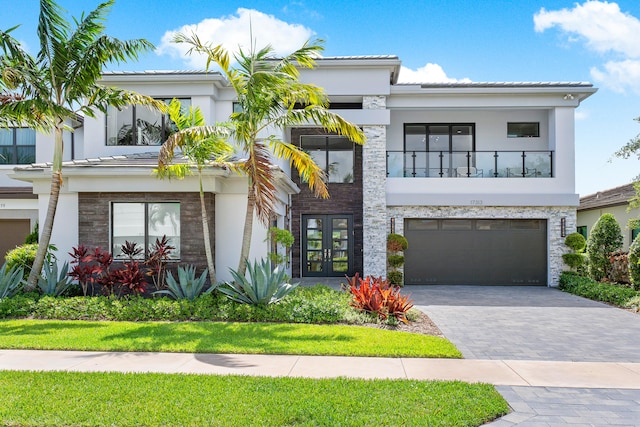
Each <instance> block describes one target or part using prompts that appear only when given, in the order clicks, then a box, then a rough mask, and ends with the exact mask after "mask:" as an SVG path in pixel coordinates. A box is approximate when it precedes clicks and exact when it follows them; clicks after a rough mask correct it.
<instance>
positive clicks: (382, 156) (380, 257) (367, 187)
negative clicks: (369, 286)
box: [362, 96, 388, 276]
mask: <svg viewBox="0 0 640 427" xmlns="http://www.w3.org/2000/svg"><path fill="white" fill-rule="evenodd" d="M362 108H363V109H369V110H378V109H385V108H386V97H385V96H365V97H363V99H362ZM363 131H364V134H365V135H366V137H367V142H366V144H365V145H364V148H363V150H362V151H363V153H362V182H363V185H362V194H363V201H362V206H363V212H364V216H363V237H364V241H365V242H366V244H365V245H364V247H363V260H364V271H363V272H362V273H363V275H365V276H366V275H373V276H386V275H387V233H388V231H387V202H386V180H387V129H386V127H385V126H363Z"/></svg>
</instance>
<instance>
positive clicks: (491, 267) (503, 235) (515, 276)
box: [405, 219, 547, 285]
mask: <svg viewBox="0 0 640 427" xmlns="http://www.w3.org/2000/svg"><path fill="white" fill-rule="evenodd" d="M405 236H406V238H407V240H408V241H409V247H408V249H407V250H406V252H405V283H406V284H408V285H422V284H443V285H448V284H451V285H546V283H547V222H546V220H540V219H527V220H514V219H407V220H405Z"/></svg>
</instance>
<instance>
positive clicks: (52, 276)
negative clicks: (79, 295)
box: [38, 262, 73, 296]
mask: <svg viewBox="0 0 640 427" xmlns="http://www.w3.org/2000/svg"><path fill="white" fill-rule="evenodd" d="M42 273H43V276H41V277H39V278H38V287H39V288H40V290H41V291H42V293H43V294H44V295H53V296H59V295H62V294H63V293H64V291H66V290H67V289H69V287H70V286H71V285H72V284H73V282H72V281H71V280H70V279H69V275H68V273H69V263H68V262H65V263H64V264H63V265H62V269H61V270H60V274H58V264H57V263H56V262H52V263H48V262H45V263H44V268H43V269H42Z"/></svg>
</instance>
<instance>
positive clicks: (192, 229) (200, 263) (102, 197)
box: [78, 193, 215, 271]
mask: <svg viewBox="0 0 640 427" xmlns="http://www.w3.org/2000/svg"><path fill="white" fill-rule="evenodd" d="M169 201H170V202H180V254H181V259H180V264H181V265H183V264H192V265H195V266H196V268H197V270H198V271H202V270H204V269H205V268H206V267H207V260H206V255H205V252H204V242H203V239H202V216H201V212H200V195H199V194H198V193H79V194H78V218H79V224H78V231H79V233H78V234H79V236H78V238H79V242H78V243H80V244H84V245H85V246H89V247H96V246H98V247H101V248H103V249H110V247H109V241H110V224H111V219H110V212H111V209H110V203H111V202H169ZM205 201H206V204H207V206H206V208H207V214H208V215H209V233H210V235H211V245H212V248H213V251H214V254H215V222H214V221H215V196H214V195H213V194H211V193H205Z"/></svg>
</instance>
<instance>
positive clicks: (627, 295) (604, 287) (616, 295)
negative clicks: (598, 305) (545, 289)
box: [560, 272, 639, 307]
mask: <svg viewBox="0 0 640 427" xmlns="http://www.w3.org/2000/svg"><path fill="white" fill-rule="evenodd" d="M560 289H562V290H563V291H566V292H569V293H572V294H574V295H579V296H581V297H585V298H589V299H592V300H595V301H602V302H606V303H609V304H614V305H617V306H618V307H624V306H625V305H626V304H627V303H628V302H629V300H631V299H632V298H634V297H636V296H638V295H639V294H638V292H637V291H635V290H633V289H632V288H629V287H626V286H621V285H617V284H615V283H600V282H596V281H594V280H592V279H590V278H588V277H582V276H579V275H577V274H575V273H571V272H564V273H562V274H561V275H560Z"/></svg>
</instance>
